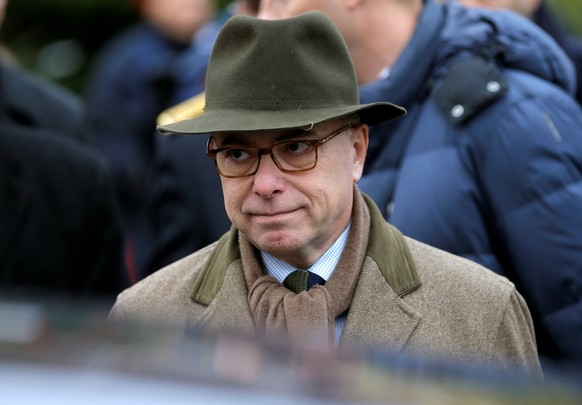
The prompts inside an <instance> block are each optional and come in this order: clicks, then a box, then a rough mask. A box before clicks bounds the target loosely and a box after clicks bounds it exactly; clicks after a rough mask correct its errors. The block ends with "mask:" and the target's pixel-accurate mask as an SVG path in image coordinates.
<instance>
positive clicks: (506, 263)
mask: <svg viewBox="0 0 582 405" xmlns="http://www.w3.org/2000/svg"><path fill="white" fill-rule="evenodd" d="M575 87H576V83H575V74H574V70H573V67H572V64H571V63H570V62H569V60H568V59H567V58H566V56H565V54H564V53H563V52H562V51H561V49H559V48H558V47H557V46H556V45H555V43H554V42H553V40H551V39H550V38H549V37H548V36H546V35H545V34H544V33H543V32H542V31H541V30H540V29H539V28H537V27H536V26H535V25H533V24H531V23H529V21H526V20H525V19H523V18H521V17H518V16H516V15H515V14H510V13H505V12H486V11H482V10H478V9H464V8H461V7H459V6H458V5H457V4H456V3H452V2H451V4H449V5H440V4H437V3H436V2H434V1H433V0H427V1H425V8H424V10H423V12H422V15H421V17H420V21H419V24H418V28H417V30H416V32H415V33H414V36H413V38H412V40H411V42H410V43H409V44H408V46H407V47H406V49H405V50H404V52H403V53H402V54H401V56H400V58H399V59H398V61H397V63H396V64H395V65H394V66H392V69H391V72H390V75H389V77H388V78H387V79H384V80H381V81H378V82H375V83H371V84H368V85H365V86H362V88H361V98H362V102H371V101H377V100H388V101H391V102H395V103H397V104H400V105H403V106H405V107H406V108H407V109H408V112H409V114H408V116H407V117H405V118H403V119H400V120H395V121H390V122H388V123H386V124H384V125H382V126H378V127H376V128H372V132H371V135H370V153H369V155H368V162H367V166H366V173H365V175H364V177H363V178H362V180H361V181H360V188H361V189H362V191H364V192H366V193H367V194H369V195H370V196H372V197H373V198H374V199H375V201H376V202H377V203H378V205H379V206H380V207H381V208H382V209H384V213H385V216H386V218H387V219H388V220H389V221H390V222H391V223H392V224H394V225H395V226H397V227H398V228H399V229H400V230H402V231H403V232H404V233H405V234H406V235H408V236H411V237H413V238H416V239H418V240H421V241H424V242H426V243H428V244H431V245H433V246H436V247H438V248H441V249H443V250H446V251H449V252H452V253H454V254H457V255H459V256H464V257H466V258H469V259H472V260H474V261H477V262H479V263H481V264H484V265H486V266H487V267H489V268H491V269H492V270H494V271H495V272H497V273H499V274H502V275H505V276H506V277H508V278H509V279H511V280H512V281H513V282H514V283H515V284H516V285H517V287H518V289H519V291H520V292H521V293H522V294H523V296H524V297H525V299H526V301H527V302H528V305H529V307H530V310H531V312H532V316H533V318H534V322H535V326H536V330H537V338H538V346H539V350H540V354H541V355H542V358H544V359H549V360H556V361H561V360H565V359H568V358H569V359H570V360H572V359H576V361H577V362H578V363H577V364H578V365H582V111H581V109H580V107H579V105H578V104H577V103H576V102H575V101H574V100H573V98H572V97H571V94H573V93H574V91H575Z"/></svg>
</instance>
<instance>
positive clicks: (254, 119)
mask: <svg viewBox="0 0 582 405" xmlns="http://www.w3.org/2000/svg"><path fill="white" fill-rule="evenodd" d="M205 91H206V100H205V107H204V113H203V114H201V115H200V116H198V117H196V118H193V119H187V120H183V121H179V122H176V123H172V124H167V125H160V126H158V130H159V131H160V132H161V133H163V134H185V135H187V134H206V133H210V132H232V131H236V132H244V131H261V130H283V129H298V128H303V127H308V128H310V127H312V126H313V125H315V124H317V123H320V122H323V121H326V120H329V119H332V118H338V117H342V116H346V115H348V114H352V113H359V114H360V116H361V119H362V122H365V123H368V124H376V123H379V122H382V121H386V120H389V119H391V118H395V117H399V116H402V115H404V114H406V110H405V109H404V108H402V107H400V106H396V105H394V104H391V103H388V102H377V103H371V104H360V100H359V95H358V84H357V80H356V75H355V71H354V67H353V64H352V61H351V58H350V55H349V53H348V49H347V46H346V44H345V42H344V40H343V38H342V36H341V34H340V33H339V31H338V30H337V28H336V27H335V26H334V24H333V23H332V22H331V20H330V19H329V18H328V17H327V16H325V15H324V14H323V13H321V12H318V11H309V12H307V13H304V14H301V15H298V16H296V17H292V18H288V19H284V20H270V21H269V20H262V19H258V18H255V17H249V16H242V15H241V16H234V17H232V18H230V19H229V20H228V21H227V22H226V23H225V25H224V26H223V27H222V29H221V31H220V33H219V35H218V37H217V39H216V42H215V44H214V48H213V49H212V54H211V56H210V61H209V64H208V72H207V76H206V88H205Z"/></svg>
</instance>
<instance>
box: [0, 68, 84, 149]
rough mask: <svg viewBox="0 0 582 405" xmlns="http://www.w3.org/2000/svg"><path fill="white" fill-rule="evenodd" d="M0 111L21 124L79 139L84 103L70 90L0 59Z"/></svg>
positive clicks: (81, 136) (9, 119) (15, 122)
mask: <svg viewBox="0 0 582 405" xmlns="http://www.w3.org/2000/svg"><path fill="white" fill-rule="evenodd" d="M0 114H1V115H2V117H3V119H4V120H6V121H9V122H12V123H14V124H17V125H22V126H25V127H35V128H36V127H41V128H44V129H48V130H51V131H55V132H58V133H59V134H60V135H65V136H66V137H69V138H71V139H74V140H78V141H83V125H84V122H83V121H84V119H85V105H84V104H83V101H82V99H81V98H80V97H78V96H76V95H75V94H74V93H72V92H70V91H68V90H66V89H64V88H62V87H60V86H58V85H56V84H55V83H53V82H51V81H49V80H47V79H44V78H43V77H41V76H39V75H36V74H34V73H31V72H28V71H26V70H23V69H20V68H18V67H13V66H9V65H8V64H6V63H3V62H0Z"/></svg>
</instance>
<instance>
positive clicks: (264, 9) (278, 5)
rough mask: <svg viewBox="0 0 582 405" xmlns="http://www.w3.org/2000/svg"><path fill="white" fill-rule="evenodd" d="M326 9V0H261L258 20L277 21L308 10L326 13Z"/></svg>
mask: <svg viewBox="0 0 582 405" xmlns="http://www.w3.org/2000/svg"><path fill="white" fill-rule="evenodd" d="M334 1H337V0H334ZM327 8H328V2H327V1H326V0H261V5H260V9H259V18H264V19H269V20H279V19H282V18H289V17H294V16H296V15H298V14H301V13H304V12H306V11H309V10H319V11H323V12H324V13H326V11H328V10H327Z"/></svg>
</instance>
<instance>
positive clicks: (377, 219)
mask: <svg viewBox="0 0 582 405" xmlns="http://www.w3.org/2000/svg"><path fill="white" fill-rule="evenodd" d="M362 195H363V197H364V201H365V202H366V206H367V207H368V210H369V212H370V237H369V239H368V250H367V253H366V255H367V256H369V257H371V258H372V259H373V260H374V261H375V262H376V263H377V264H378V266H379V268H380V271H381V272H382V275H383V276H384V278H385V279H386V282H387V283H388V285H390V287H391V288H392V289H393V290H394V291H395V292H396V293H397V294H398V295H399V296H403V295H405V294H407V293H409V292H410V291H412V290H415V289H416V288H418V287H419V286H420V284H421V281H420V277H419V275H418V273H417V271H416V267H415V265H414V260H413V258H412V254H411V253H410V250H409V248H408V245H407V243H406V240H405V239H404V237H403V236H402V234H401V233H400V231H398V230H397V229H396V228H394V227H393V226H392V225H390V224H388V223H387V222H386V221H385V220H384V218H383V217H382V214H381V213H380V210H379V209H378V207H377V206H376V204H375V203H374V202H373V201H372V199H371V198H370V197H368V196H366V195H365V194H362ZM386 246H390V249H386ZM239 259H240V251H239V246H238V230H237V229H236V228H235V227H234V226H233V227H232V228H231V229H230V231H229V232H228V233H226V234H225V235H223V236H222V238H220V240H219V241H218V244H217V246H216V248H215V249H214V251H213V252H212V253H211V255H210V257H209V258H208V261H207V262H206V264H205V265H204V267H203V268H202V269H201V271H200V273H199V275H198V277H197V278H196V280H195V282H194V288H193V290H192V295H191V297H192V299H193V300H194V301H196V302H198V303H201V304H204V305H209V304H210V303H211V302H212V300H213V299H214V297H215V296H216V294H217V293H218V290H220V288H221V287H222V283H223V281H224V276H225V273H226V269H227V268H228V266H229V265H230V264H231V263H233V262H235V261H237V260H239Z"/></svg>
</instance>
